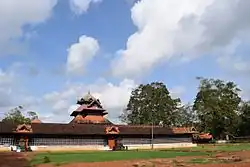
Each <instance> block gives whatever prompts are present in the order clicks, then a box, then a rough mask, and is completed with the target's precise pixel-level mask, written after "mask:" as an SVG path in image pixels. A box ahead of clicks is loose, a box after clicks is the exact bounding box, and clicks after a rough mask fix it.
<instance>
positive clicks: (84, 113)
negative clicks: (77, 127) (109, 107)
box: [70, 92, 112, 124]
mask: <svg viewBox="0 0 250 167" xmlns="http://www.w3.org/2000/svg"><path fill="white" fill-rule="evenodd" d="M77 104H79V105H80V107H78V108H77V109H76V110H75V111H73V112H72V113H71V115H70V116H74V117H75V118H74V119H73V120H72V121H71V122H70V123H79V124H112V123H111V122H110V121H109V120H108V119H106V118H105V117H104V116H105V115H107V114H108V113H107V112H106V110H105V109H103V107H102V105H101V102H100V100H99V99H96V98H95V97H93V96H92V95H91V94H90V92H88V94H87V95H85V96H84V97H82V98H80V99H79V100H78V101H77Z"/></svg>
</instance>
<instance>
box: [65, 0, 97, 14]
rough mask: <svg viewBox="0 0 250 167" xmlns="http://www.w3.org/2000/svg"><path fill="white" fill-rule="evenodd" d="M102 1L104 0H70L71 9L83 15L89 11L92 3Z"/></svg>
mask: <svg viewBox="0 0 250 167" xmlns="http://www.w3.org/2000/svg"><path fill="white" fill-rule="evenodd" d="M100 2H102V0H70V1H69V3H70V8H71V10H72V11H73V12H74V13H75V14H77V15H81V14H83V13H85V12H87V11H88V9H89V6H90V5H91V3H93V4H94V3H100Z"/></svg>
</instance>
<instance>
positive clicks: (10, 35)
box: [0, 0, 57, 55]
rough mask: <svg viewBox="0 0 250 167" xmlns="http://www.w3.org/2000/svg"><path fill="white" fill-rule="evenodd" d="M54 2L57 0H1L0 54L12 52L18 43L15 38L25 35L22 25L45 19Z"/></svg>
mask: <svg viewBox="0 0 250 167" xmlns="http://www.w3.org/2000/svg"><path fill="white" fill-rule="evenodd" d="M56 4H57V0H42V1H40V0H25V1H16V0H1V1H0V15H1V16H2V17H0V31H1V35H0V50H1V54H0V55H3V54H8V53H13V52H14V51H15V50H16V49H17V48H18V47H16V46H15V45H18V44H20V43H18V42H17V41H15V39H18V38H20V37H24V36H25V32H24V30H23V27H24V26H26V25H31V26H34V25H37V24H39V23H43V22H44V21H46V20H47V19H48V18H49V17H50V16H51V12H52V9H53V7H54V6H55V5H56ZM13 50H14V51H13ZM16 51H20V50H19V49H17V50H16Z"/></svg>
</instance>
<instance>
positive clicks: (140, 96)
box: [120, 82, 180, 125]
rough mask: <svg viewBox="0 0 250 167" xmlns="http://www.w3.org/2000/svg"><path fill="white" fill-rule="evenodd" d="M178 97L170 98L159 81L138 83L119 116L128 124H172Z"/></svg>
mask: <svg viewBox="0 0 250 167" xmlns="http://www.w3.org/2000/svg"><path fill="white" fill-rule="evenodd" d="M179 104H180V99H172V98H171V96H170V93H169V91H168V89H167V88H166V86H165V85H164V84H163V83H161V82H152V83H151V84H146V85H143V84H141V85H139V86H138V87H137V88H136V89H134V90H133V91H132V93H131V96H130V100H129V103H128V105H127V108H126V110H125V111H124V112H123V113H122V115H121V116H120V118H121V120H122V121H123V122H126V123H128V124H152V123H153V124H155V125H158V124H159V123H160V122H161V123H162V124H163V125H171V124H174V123H175V122H176V121H175V120H176V119H177V109H178V106H179Z"/></svg>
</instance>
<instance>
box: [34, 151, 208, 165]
mask: <svg viewBox="0 0 250 167" xmlns="http://www.w3.org/2000/svg"><path fill="white" fill-rule="evenodd" d="M206 154H207V153H205V152H203V153H201V152H183V151H116V152H111V151H110V152H75V153H72V152H71V153H69V152H67V153H66V152H64V153H56V152H55V153H40V154H37V155H36V156H35V157H34V158H33V159H32V161H31V164H32V165H34V164H41V163H46V162H47V163H53V164H64V163H71V162H104V161H118V160H132V159H154V158H174V157H177V156H199V155H206Z"/></svg>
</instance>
